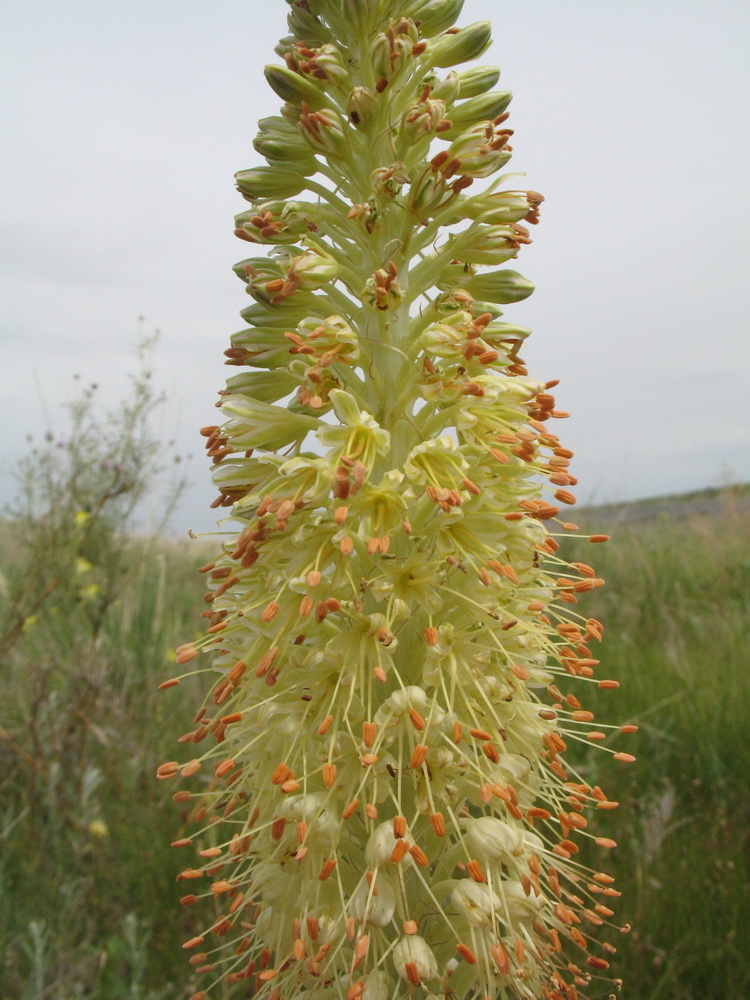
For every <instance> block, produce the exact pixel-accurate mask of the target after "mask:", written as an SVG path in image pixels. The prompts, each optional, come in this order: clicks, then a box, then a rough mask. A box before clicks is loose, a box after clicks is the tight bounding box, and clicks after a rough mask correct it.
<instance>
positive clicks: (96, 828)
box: [89, 819, 109, 840]
mask: <svg viewBox="0 0 750 1000" xmlns="http://www.w3.org/2000/svg"><path fill="white" fill-rule="evenodd" d="M89 833H90V834H91V836H92V837H98V838H99V839H100V840H104V839H105V838H106V837H108V836H109V827H108V826H107V824H106V823H105V822H104V820H103V819H92V820H91V822H90V823H89Z"/></svg>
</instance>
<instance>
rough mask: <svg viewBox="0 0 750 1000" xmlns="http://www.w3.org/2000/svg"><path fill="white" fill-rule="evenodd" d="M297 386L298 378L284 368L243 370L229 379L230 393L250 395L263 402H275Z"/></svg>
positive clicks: (228, 388) (228, 387)
mask: <svg viewBox="0 0 750 1000" xmlns="http://www.w3.org/2000/svg"><path fill="white" fill-rule="evenodd" d="M296 387H297V380H296V379H295V378H294V376H293V375H291V374H290V373H289V372H288V371H287V370H286V369H284V368H278V369H276V371H274V372H241V373H240V374H239V375H234V376H233V377H232V378H228V379H227V392H228V395H231V396H237V395H240V396H249V397H251V398H252V399H259V400H260V401H261V402H263V403H275V402H276V400H278V399H282V398H283V397H284V396H288V395H289V393H290V392H294V390H295V389H296Z"/></svg>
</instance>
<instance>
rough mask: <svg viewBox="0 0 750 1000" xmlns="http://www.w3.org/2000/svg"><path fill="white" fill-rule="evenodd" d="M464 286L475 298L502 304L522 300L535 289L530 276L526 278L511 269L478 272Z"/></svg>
mask: <svg viewBox="0 0 750 1000" xmlns="http://www.w3.org/2000/svg"><path fill="white" fill-rule="evenodd" d="M463 287H464V289H465V290H466V291H467V292H469V293H470V294H471V295H473V296H475V298H478V299H486V300H487V301H488V302H499V303H501V304H502V305H506V304H508V303H511V302H521V301H522V300H523V299H527V298H528V297H529V295H531V293H532V292H533V291H534V284H533V283H532V282H531V281H529V280H528V278H524V277H523V275H520V274H519V273H518V271H509V270H503V271H491V272H490V273H489V274H476V275H474V277H473V278H471V279H470V280H469V281H467V282H466V283H465V284H464V286H463Z"/></svg>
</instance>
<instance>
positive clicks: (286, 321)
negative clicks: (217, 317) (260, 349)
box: [237, 293, 326, 336]
mask: <svg viewBox="0 0 750 1000" xmlns="http://www.w3.org/2000/svg"><path fill="white" fill-rule="evenodd" d="M317 304H318V303H317V300H316V297H315V296H314V295H309V294H307V293H304V294H300V295H296V296H295V297H294V298H292V299H287V300H285V301H284V302H280V303H278V304H275V305H271V304H270V303H266V302H258V303H253V304H252V305H249V306H245V308H244V309H241V310H240V316H241V317H242V318H243V319H244V321H245V322H246V323H250V324H252V325H254V326H257V327H258V328H259V329H261V330H265V331H268V330H276V331H280V332H282V333H283V332H284V331H286V330H289V329H290V328H291V327H293V326H294V325H295V324H296V323H299V322H300V321H301V320H302V319H304V318H305V317H306V316H308V315H310V316H315V315H320V318H321V322H322V321H323V319H324V318H325V315H326V314H325V312H321V311H320V310H318V309H317V308H316V307H317ZM322 309H325V306H324V305H323V306H321V310H322ZM246 332H247V331H242V333H246ZM237 336H239V335H237Z"/></svg>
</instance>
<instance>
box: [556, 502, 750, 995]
mask: <svg viewBox="0 0 750 1000" xmlns="http://www.w3.org/2000/svg"><path fill="white" fill-rule="evenodd" d="M742 496H743V494H742V493H738V494H733V493H731V492H730V493H726V494H725V495H724V496H723V498H722V501H721V505H720V507H719V509H718V511H717V512H716V513H711V514H700V515H695V516H688V517H686V518H684V519H680V520H677V521H675V520H673V519H670V518H669V516H668V515H665V514H662V515H661V516H659V517H657V518H655V519H653V520H650V521H648V520H647V521H640V522H638V523H632V524H627V523H626V524H624V525H623V526H622V527H620V528H617V527H614V528H612V536H613V540H612V542H611V543H610V544H609V545H607V546H604V547H601V549H600V550H599V551H597V552H596V553H595V554H596V556H597V558H596V568H597V571H598V572H599V573H601V575H602V576H604V577H605V578H606V579H607V581H608V585H607V586H606V587H605V588H603V589H602V590H601V591H598V592H596V595H595V597H592V600H591V601H588V602H586V612H587V613H592V614H593V615H594V616H595V617H598V618H600V619H602V620H603V621H605V622H606V623H607V631H606V633H605V639H604V646H603V662H604V664H606V671H607V674H608V675H610V676H612V677H613V678H615V679H617V680H619V681H620V682H621V685H622V686H621V688H620V690H619V691H617V692H607V691H598V690H596V691H595V692H594V697H592V698H590V699H588V704H587V707H588V708H591V709H592V710H593V711H595V712H596V714H597V718H598V717H599V716H600V715H601V717H602V718H603V719H606V720H611V719H613V717H614V716H616V717H617V720H618V721H621V722H623V723H624V722H633V723H636V724H638V725H639V727H640V730H639V732H638V733H637V734H636V735H631V736H627V737H619V739H617V740H616V741H613V743H612V744H611V745H612V746H616V748H617V749H625V748H626V741H627V750H628V751H630V752H632V753H634V754H635V755H636V756H637V758H638V761H637V763H636V764H634V765H630V768H631V769H630V770H628V769H627V768H626V769H625V770H624V771H623V770H622V765H618V764H617V763H616V762H614V761H612V762H611V763H609V762H605V763H604V764H603V763H602V762H601V760H600V757H601V755H599V754H593V753H592V752H591V751H589V752H587V753H586V754H585V755H583V761H582V766H583V767H584V768H588V771H589V774H587V780H591V777H593V776H595V777H596V780H597V781H598V782H600V783H601V784H603V785H604V787H605V788H606V789H609V791H610V792H611V793H612V796H613V797H615V798H617V799H619V800H620V801H621V808H620V810H619V811H618V812H616V813H615V814H614V815H613V816H612V817H611V819H610V821H609V822H608V824H607V826H608V829H609V830H610V831H611V834H612V835H613V836H614V837H615V839H616V840H617V841H618V848H617V849H616V850H615V851H614V852H612V857H611V861H610V864H611V866H612V868H613V870H616V871H617V873H618V875H619V879H618V881H619V883H620V888H621V889H622V890H623V897H622V899H621V900H620V901H619V904H618V914H617V917H618V919H623V920H628V921H630V922H631V923H632V925H633V928H634V929H633V931H632V933H631V934H629V935H622V936H620V935H618V940H617V941H616V942H614V943H616V944H618V947H619V961H618V963H617V968H616V971H619V974H620V975H621V976H622V978H623V979H624V980H625V983H626V986H625V990H624V994H623V995H624V996H625V997H627V998H630V1000H704V998H706V997H717V998H718V997H727V998H730V997H732V998H734V997H736V998H738V1000H739V998H741V997H746V996H750V961H749V960H748V956H749V955H750V929H749V928H748V922H747V919H746V914H747V912H748V902H749V900H748V896H749V895H750V870H749V867H750V866H749V864H748V858H749V857H750V850H749V849H750V792H749V790H748V784H747V776H748V774H750V746H749V745H748V741H747V736H746V733H747V724H748V718H750V695H749V694H748V686H747V678H746V671H747V666H748V654H747V649H748V638H750V636H749V635H748V632H749V630H750V629H749V625H748V623H749V622H750V514H749V513H748V511H747V509H746V505H744V504H742V503H741V502H738V501H741V499H742ZM743 507H744V508H745V509H743ZM586 520H587V518H586V517H584V518H582V524H584V525H585V524H586ZM586 526H587V527H588V525H586ZM600 526H601V522H599V523H598V525H597V528H598V529H599V527H600ZM601 527H602V528H603V529H604V530H607V526H606V525H603V526H601ZM584 546H585V543H584V545H581V544H580V543H579V544H578V545H575V544H569V548H570V549H571V550H572V551H574V552H575V555H576V556H577V557H578V558H581V559H585V558H586V557H588V558H589V559H590V558H591V549H592V547H591V546H587V548H588V551H586V549H585V547H584ZM615 793H616V794H615ZM743 915H744V916H743Z"/></svg>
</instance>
